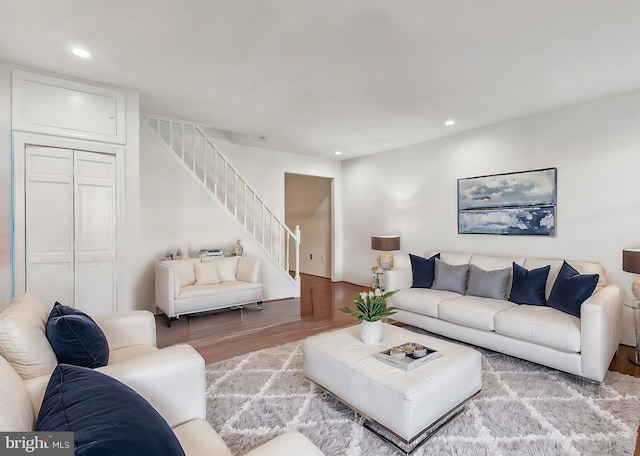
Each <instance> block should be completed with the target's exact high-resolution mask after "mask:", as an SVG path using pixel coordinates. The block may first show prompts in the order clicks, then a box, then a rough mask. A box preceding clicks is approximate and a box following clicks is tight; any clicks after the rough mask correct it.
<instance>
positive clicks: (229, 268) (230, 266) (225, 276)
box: [213, 256, 238, 282]
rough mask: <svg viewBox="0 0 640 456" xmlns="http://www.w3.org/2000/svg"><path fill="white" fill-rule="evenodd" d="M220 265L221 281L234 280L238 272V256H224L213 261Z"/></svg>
mask: <svg viewBox="0 0 640 456" xmlns="http://www.w3.org/2000/svg"><path fill="white" fill-rule="evenodd" d="M213 263H214V264H216V265H218V275H219V276H220V281H221V282H233V281H235V280H236V274H237V273H238V257H235V256H234V257H229V258H223V259H221V260H216V261H214V262H213Z"/></svg>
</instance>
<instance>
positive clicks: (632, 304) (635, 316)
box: [624, 299, 640, 366]
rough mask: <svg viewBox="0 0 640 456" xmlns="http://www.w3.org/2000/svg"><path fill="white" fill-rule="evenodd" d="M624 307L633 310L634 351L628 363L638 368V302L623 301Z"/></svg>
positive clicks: (639, 322)
mask: <svg viewBox="0 0 640 456" xmlns="http://www.w3.org/2000/svg"><path fill="white" fill-rule="evenodd" d="M624 305H625V306H627V307H629V308H630V309H631V310H633V322H634V325H635V329H636V349H635V350H634V352H633V353H631V354H630V355H629V361H631V362H632V363H633V364H635V365H636V366H640V301H636V300H635V299H632V300H630V301H625V302H624Z"/></svg>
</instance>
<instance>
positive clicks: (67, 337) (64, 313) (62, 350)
mask: <svg viewBox="0 0 640 456" xmlns="http://www.w3.org/2000/svg"><path fill="white" fill-rule="evenodd" d="M47 339H48V340H49V343H50V344H51V348H53V351H54V352H55V354H56V358H58V362H59V363H64V364H73V365H74V366H82V367H88V368H90V369H94V368H96V367H102V366H106V365H107V364H108V363H109V344H108V343H107V338H106V337H105V335H104V333H103V332H102V329H100V327H99V326H98V325H97V324H96V322H95V321H93V319H92V318H91V317H90V316H88V315H87V314H85V313H84V312H82V311H80V310H77V309H74V308H72V307H68V306H63V305H61V304H60V303H59V302H56V304H55V305H54V306H53V309H51V312H50V313H49V320H48V321H47Z"/></svg>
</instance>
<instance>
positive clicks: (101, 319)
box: [93, 310, 156, 351]
mask: <svg viewBox="0 0 640 456" xmlns="http://www.w3.org/2000/svg"><path fill="white" fill-rule="evenodd" d="M93 319H94V320H95V322H96V323H97V324H98V326H100V328H101V329H102V331H103V332H104V335H105V336H106V337H107V342H108V343H109V350H112V351H113V350H118V349H120V348H125V347H131V346H134V345H151V346H153V347H155V346H156V320H155V318H154V316H153V314H152V313H151V312H149V311H147V310H133V311H130V312H117V313H114V314H109V315H101V316H98V317H93Z"/></svg>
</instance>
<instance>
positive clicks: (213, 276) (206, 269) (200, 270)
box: [195, 261, 220, 285]
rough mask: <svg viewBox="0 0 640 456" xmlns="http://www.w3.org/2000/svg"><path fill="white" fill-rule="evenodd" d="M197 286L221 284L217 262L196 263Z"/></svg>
mask: <svg viewBox="0 0 640 456" xmlns="http://www.w3.org/2000/svg"><path fill="white" fill-rule="evenodd" d="M195 270H196V285H215V284H218V283H220V277H219V275H218V266H216V262H215V261H210V262H208V263H195Z"/></svg>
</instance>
